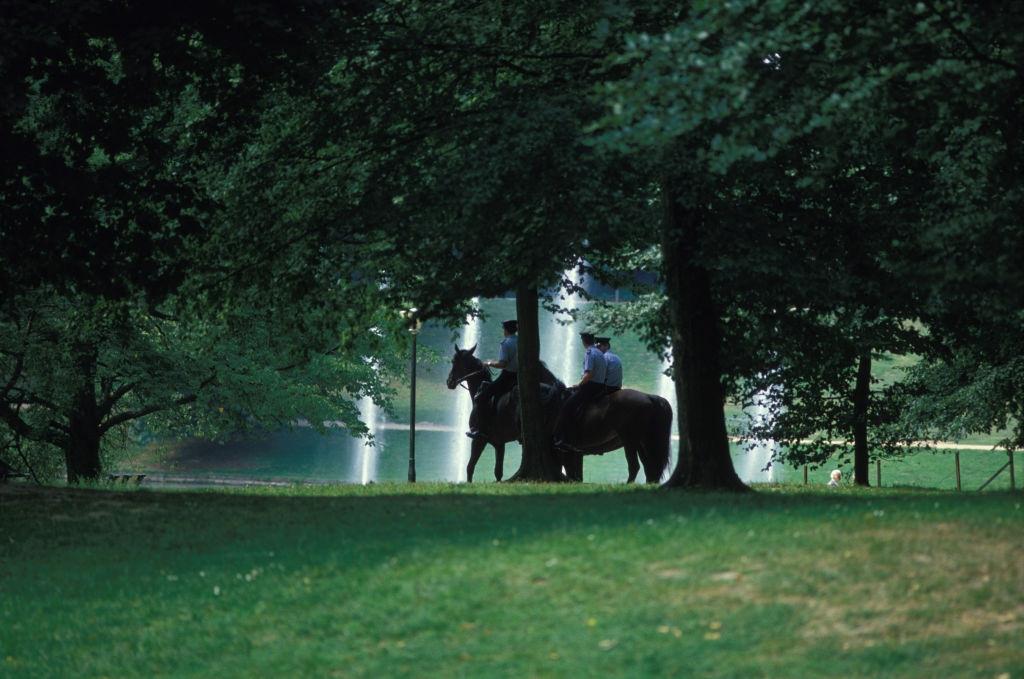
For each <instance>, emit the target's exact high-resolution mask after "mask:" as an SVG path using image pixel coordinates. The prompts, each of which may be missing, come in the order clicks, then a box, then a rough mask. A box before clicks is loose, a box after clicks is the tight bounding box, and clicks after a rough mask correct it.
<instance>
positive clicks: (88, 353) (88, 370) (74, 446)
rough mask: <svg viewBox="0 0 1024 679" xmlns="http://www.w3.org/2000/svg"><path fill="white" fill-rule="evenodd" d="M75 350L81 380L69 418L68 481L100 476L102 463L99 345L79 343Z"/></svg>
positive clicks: (66, 454) (66, 453)
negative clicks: (96, 384)
mask: <svg viewBox="0 0 1024 679" xmlns="http://www.w3.org/2000/svg"><path fill="white" fill-rule="evenodd" d="M72 351H73V352H74V359H75V368H76V373H77V374H76V375H75V379H76V381H77V384H76V387H75V399H74V405H73V406H72V412H71V413H70V417H69V418H68V441H67V445H65V447H64V462H65V465H66V467H67V475H68V483H78V482H79V481H80V480H82V479H85V480H90V481H91V480H96V479H98V478H99V476H100V472H101V471H102V469H101V467H100V438H101V436H102V434H101V433H100V419H101V418H100V413H99V407H98V405H97V403H96V391H95V382H96V348H95V347H94V346H92V345H90V344H86V343H79V344H76V345H75V346H74V348H73V349H72Z"/></svg>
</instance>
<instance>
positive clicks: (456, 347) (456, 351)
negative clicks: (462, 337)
mask: <svg viewBox="0 0 1024 679" xmlns="http://www.w3.org/2000/svg"><path fill="white" fill-rule="evenodd" d="M459 351H461V349H459V345H458V344H456V345H455V353H456V354H457V353H459Z"/></svg>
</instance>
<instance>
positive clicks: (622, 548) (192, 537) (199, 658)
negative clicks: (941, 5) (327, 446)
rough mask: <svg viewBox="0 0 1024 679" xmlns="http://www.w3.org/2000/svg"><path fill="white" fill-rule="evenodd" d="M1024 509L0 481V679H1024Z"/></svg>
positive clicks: (426, 489)
mask: <svg viewBox="0 0 1024 679" xmlns="http://www.w3.org/2000/svg"><path fill="white" fill-rule="evenodd" d="M1022 504H1024V497H1022V495H1021V494H1020V493H988V494H968V493H964V494H955V493H951V492H943V491H915V490H868V491H862V490H856V489H850V490H847V489H844V490H840V491H836V492H831V493H827V492H824V491H823V490H822V489H820V488H814V489H813V490H807V489H802V488H799V487H786V488H783V489H778V488H775V489H765V490H761V491H759V492H757V493H750V494H747V495H744V496H733V495H718V494H695V493H680V492H667V491H663V490H658V489H651V488H642V487H640V488H636V487H634V488H628V487H623V486H614V487H612V486H595V485H573V486H528V485H514V486H508V485H504V484H501V485H490V484H489V485H487V486H475V487H468V486H450V485H434V484H421V485H417V486H407V485H388V484H381V485H376V486H369V487H341V486H333V487H296V488H290V489H284V490H280V489H274V490H267V489H260V490H246V491H239V492H178V491H152V490H138V491H130V492H115V491H110V490H73V489H60V488H50V489H36V488H33V487H30V486H27V485H21V484H18V485H14V484H11V485H7V486H0V676H4V677H22V676H25V677H29V676H31V677H38V676H68V677H94V676H110V677H122V676H153V675H160V676H216V677H230V676H339V677H353V676H374V677H395V676H429V677H448V676H479V677H532V676H540V677H546V676H565V677H581V676H582V677H586V676H594V677H606V676H617V677H635V676H708V677H811V676H815V677H821V676H830V677H928V678H933V677H941V676H946V677H988V678H992V679H994V678H997V677H1013V678H1014V679H1016V678H1020V677H1024V530H1022V529H1024V509H1022Z"/></svg>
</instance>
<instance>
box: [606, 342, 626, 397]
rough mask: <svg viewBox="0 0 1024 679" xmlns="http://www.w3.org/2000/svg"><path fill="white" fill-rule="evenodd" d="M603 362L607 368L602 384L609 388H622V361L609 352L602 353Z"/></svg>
mask: <svg viewBox="0 0 1024 679" xmlns="http://www.w3.org/2000/svg"><path fill="white" fill-rule="evenodd" d="M604 362H605V364H606V365H607V366H608V368H607V370H606V371H605V378H604V383H605V384H607V385H608V386H609V387H619V388H620V389H621V388H622V361H620V360H619V357H618V356H616V355H615V354H613V353H612V352H611V351H606V352H604Z"/></svg>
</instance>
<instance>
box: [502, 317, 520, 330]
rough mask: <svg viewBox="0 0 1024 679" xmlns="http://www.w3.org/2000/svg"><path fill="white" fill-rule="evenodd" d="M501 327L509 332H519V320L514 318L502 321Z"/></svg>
mask: <svg viewBox="0 0 1024 679" xmlns="http://www.w3.org/2000/svg"><path fill="white" fill-rule="evenodd" d="M501 327H503V328H505V330H507V331H509V332H519V321H517V320H516V319H514V318H513V319H511V320H508V321H502V322H501Z"/></svg>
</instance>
